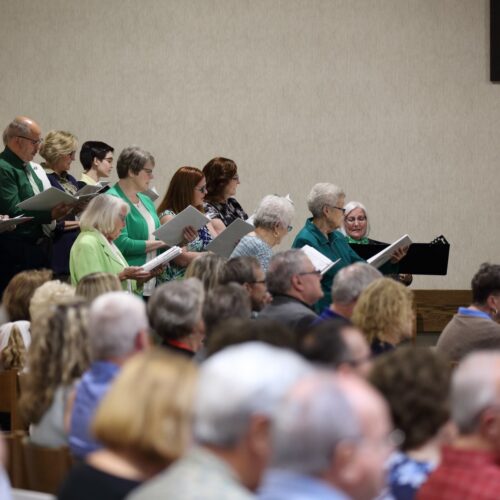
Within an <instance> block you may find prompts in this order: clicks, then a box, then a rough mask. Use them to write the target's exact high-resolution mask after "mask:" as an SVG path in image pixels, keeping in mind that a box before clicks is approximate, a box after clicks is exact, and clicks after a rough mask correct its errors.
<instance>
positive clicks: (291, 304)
mask: <svg viewBox="0 0 500 500" xmlns="http://www.w3.org/2000/svg"><path fill="white" fill-rule="evenodd" d="M266 282H267V289H268V290H269V292H270V293H271V295H272V296H273V301H272V302H271V303H270V304H268V305H267V306H266V307H265V308H264V309H263V310H262V311H261V313H260V314H259V319H260V318H261V319H271V320H273V321H278V322H280V323H283V324H284V325H286V326H288V327H289V328H291V329H292V330H293V331H301V330H303V329H306V328H307V327H309V326H310V324H311V323H312V322H313V321H314V320H315V319H316V318H317V316H316V314H315V312H314V311H313V310H312V309H311V306H312V305H313V304H314V303H315V302H316V301H317V300H318V299H320V298H321V297H322V295H323V292H322V291H321V275H320V272H319V271H316V270H315V269H314V266H313V264H312V262H311V261H310V260H309V259H308V257H307V256H306V254H305V253H304V252H302V251H300V250H287V251H285V252H280V253H277V254H276V255H274V256H273V258H272V259H271V263H270V264H269V271H268V272H267V277H266Z"/></svg>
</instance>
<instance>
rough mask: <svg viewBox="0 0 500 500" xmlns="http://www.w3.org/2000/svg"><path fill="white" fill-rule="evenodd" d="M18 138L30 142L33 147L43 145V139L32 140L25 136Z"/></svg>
mask: <svg viewBox="0 0 500 500" xmlns="http://www.w3.org/2000/svg"><path fill="white" fill-rule="evenodd" d="M16 137H18V138H19V139H26V140H27V141H30V142H31V144H33V146H40V144H42V143H43V139H32V138H31V137H25V136H24V135H16Z"/></svg>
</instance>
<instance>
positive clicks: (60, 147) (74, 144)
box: [40, 130, 78, 165]
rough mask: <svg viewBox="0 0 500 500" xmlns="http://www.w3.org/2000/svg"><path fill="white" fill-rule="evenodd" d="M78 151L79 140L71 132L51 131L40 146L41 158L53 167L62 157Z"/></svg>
mask: <svg viewBox="0 0 500 500" xmlns="http://www.w3.org/2000/svg"><path fill="white" fill-rule="evenodd" d="M77 149H78V141H77V138H76V136H74V135H73V134H72V133H71V132H64V131H63V130H51V131H50V132H49V133H48V134H47V136H46V137H45V139H44V141H43V144H42V145H41V146H40V156H41V157H42V158H44V159H45V160H46V161H47V163H48V164H49V165H53V164H54V163H56V162H57V160H58V159H59V158H61V156H64V155H69V154H71V153H73V152H75V151H76V150H77Z"/></svg>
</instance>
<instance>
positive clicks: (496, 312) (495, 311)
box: [491, 307, 498, 316]
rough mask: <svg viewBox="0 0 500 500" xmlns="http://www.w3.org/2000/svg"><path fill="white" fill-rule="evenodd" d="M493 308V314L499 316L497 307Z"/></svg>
mask: <svg viewBox="0 0 500 500" xmlns="http://www.w3.org/2000/svg"><path fill="white" fill-rule="evenodd" d="M491 310H492V311H493V316H498V309H497V308H496V307H492V308H491Z"/></svg>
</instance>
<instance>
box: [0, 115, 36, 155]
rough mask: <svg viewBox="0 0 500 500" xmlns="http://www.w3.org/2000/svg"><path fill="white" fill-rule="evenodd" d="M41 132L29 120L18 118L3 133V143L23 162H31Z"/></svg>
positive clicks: (24, 117) (34, 123)
mask: <svg viewBox="0 0 500 500" xmlns="http://www.w3.org/2000/svg"><path fill="white" fill-rule="evenodd" d="M41 137H42V131H41V129H40V127H39V125H38V124H37V123H36V122H35V121H33V120H32V119H31V118H28V117H26V116H18V117H16V118H14V120H12V121H11V122H10V123H9V125H7V128H6V129H5V130H4V132H3V143H4V144H5V145H6V146H8V148H9V149H10V150H11V151H12V152H13V153H14V154H16V155H17V156H18V157H19V158H20V159H21V160H23V161H24V162H29V161H31V160H33V158H34V157H35V155H36V154H37V153H38V148H39V147H40V144H41Z"/></svg>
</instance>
